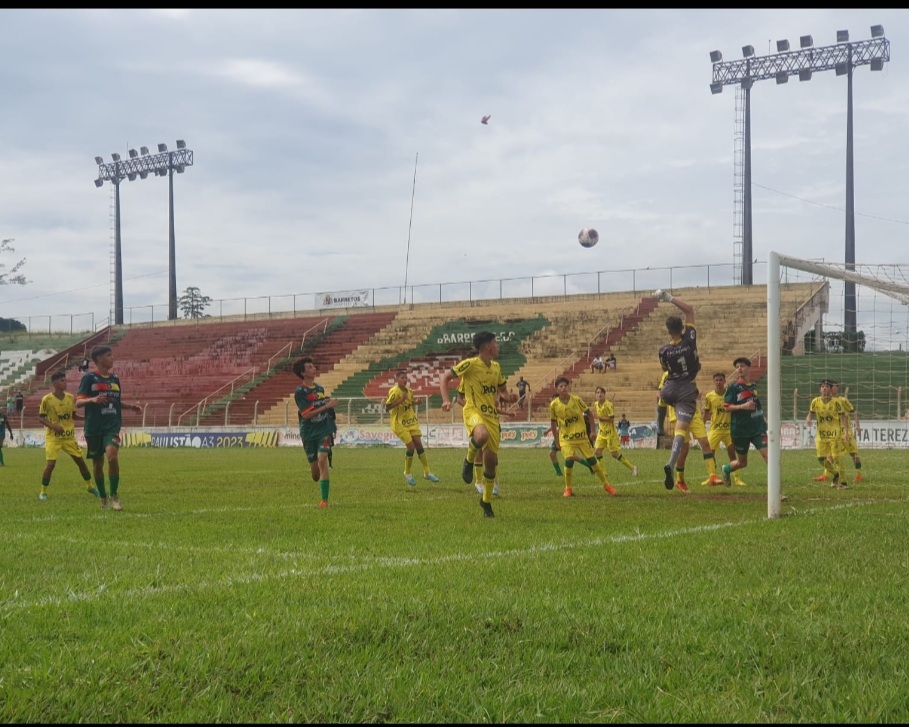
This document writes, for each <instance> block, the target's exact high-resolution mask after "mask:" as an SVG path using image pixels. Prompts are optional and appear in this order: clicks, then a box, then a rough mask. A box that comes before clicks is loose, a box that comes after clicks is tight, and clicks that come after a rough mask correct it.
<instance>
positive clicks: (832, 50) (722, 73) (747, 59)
mask: <svg viewBox="0 0 909 727" xmlns="http://www.w3.org/2000/svg"><path fill="white" fill-rule="evenodd" d="M799 46H800V49H799V50H790V49H789V41H788V40H778V41H777V42H776V50H777V52H776V53H775V54H773V55H767V56H755V55H754V46H751V45H746V46H744V47H743V48H742V56H743V60H740V61H726V62H724V61H723V54H722V53H721V52H720V51H718V50H715V51H711V53H710V62H711V63H712V64H713V81H712V82H711V83H710V92H711V93H714V94H717V93H721V92H722V91H723V87H724V86H730V85H734V84H738V85H740V86H741V88H742V89H743V90H744V92H745V105H744V115H745V169H744V175H745V180H744V207H745V209H744V211H743V218H742V219H743V231H742V275H741V280H742V285H751V284H752V282H753V278H752V262H753V260H754V256H753V254H752V226H751V86H752V85H753V84H754V82H755V81H763V80H766V79H770V78H773V79H775V80H776V82H777V84H782V83H787V82H788V81H789V77H790V76H798V77H799V81H810V80H811V76H812V74H813V73H815V72H819V71H835V72H836V75H837V76H846V77H847V87H846V88H847V91H846V104H847V107H846V260H845V262H846V267H847V268H849V269H850V270H855V185H854V178H853V155H852V72H853V69H855V68H857V67H858V66H866V65H867V66H871V70H872V71H880V70H883V68H884V63H886V62H887V61H889V60H890V41H889V40H887V39H886V38H885V37H884V27H883V26H882V25H872V26H871V40H860V41H850V40H849V31H848V30H838V31H837V32H836V45H827V46H822V47H820V48H815V47H814V40H813V38H812V37H811V36H810V35H803V36H801V37H800V38H799ZM856 307H857V306H856V302H855V283H850V282H846V283H845V284H844V309H843V329H844V330H843V338H844V345H845V346H847V347H848V348H847V350H850V351H854V350H855V348H856V343H857V332H856Z"/></svg>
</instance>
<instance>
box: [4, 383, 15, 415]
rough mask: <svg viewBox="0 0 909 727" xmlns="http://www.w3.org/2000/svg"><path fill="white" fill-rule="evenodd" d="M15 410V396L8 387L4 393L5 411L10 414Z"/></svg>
mask: <svg viewBox="0 0 909 727" xmlns="http://www.w3.org/2000/svg"><path fill="white" fill-rule="evenodd" d="M15 410H16V396H15V395H14V394H13V390H12V389H10V390H9V392H7V395H6V413H7V414H9V415H10V416H12V415H13V412H14V411H15Z"/></svg>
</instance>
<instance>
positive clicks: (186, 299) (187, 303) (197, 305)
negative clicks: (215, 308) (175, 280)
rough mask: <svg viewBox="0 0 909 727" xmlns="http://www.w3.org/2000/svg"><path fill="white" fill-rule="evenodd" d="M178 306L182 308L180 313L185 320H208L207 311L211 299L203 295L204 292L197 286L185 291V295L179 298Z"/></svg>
mask: <svg viewBox="0 0 909 727" xmlns="http://www.w3.org/2000/svg"><path fill="white" fill-rule="evenodd" d="M177 304H178V305H179V306H180V312H181V313H183V317H184V318H208V314H206V313H205V309H206V308H208V306H210V305H211V298H210V297H209V296H207V295H202V292H201V291H200V290H199V289H198V288H196V287H195V286H190V287H188V288H187V289H186V290H184V291H183V295H181V296H180V297H179V298H177Z"/></svg>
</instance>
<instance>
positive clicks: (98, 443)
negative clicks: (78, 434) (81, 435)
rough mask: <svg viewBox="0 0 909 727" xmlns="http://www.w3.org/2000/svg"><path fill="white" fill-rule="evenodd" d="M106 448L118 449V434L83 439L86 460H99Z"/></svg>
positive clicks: (111, 433)
mask: <svg viewBox="0 0 909 727" xmlns="http://www.w3.org/2000/svg"><path fill="white" fill-rule="evenodd" d="M108 447H116V448H117V449H119V448H120V432H108V433H107V434H99V435H97V436H94V437H89V436H86V437H85V449H86V452H85V457H86V459H101V457H103V456H104V452H105V451H107V448H108Z"/></svg>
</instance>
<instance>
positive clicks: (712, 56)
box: [710, 50, 723, 63]
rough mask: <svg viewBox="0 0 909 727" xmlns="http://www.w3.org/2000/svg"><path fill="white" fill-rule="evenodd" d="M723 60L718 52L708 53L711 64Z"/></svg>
mask: <svg viewBox="0 0 909 727" xmlns="http://www.w3.org/2000/svg"><path fill="white" fill-rule="evenodd" d="M722 60H723V54H722V53H720V52H719V51H718V50H712V51H710V62H711V63H721V62H722Z"/></svg>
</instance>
